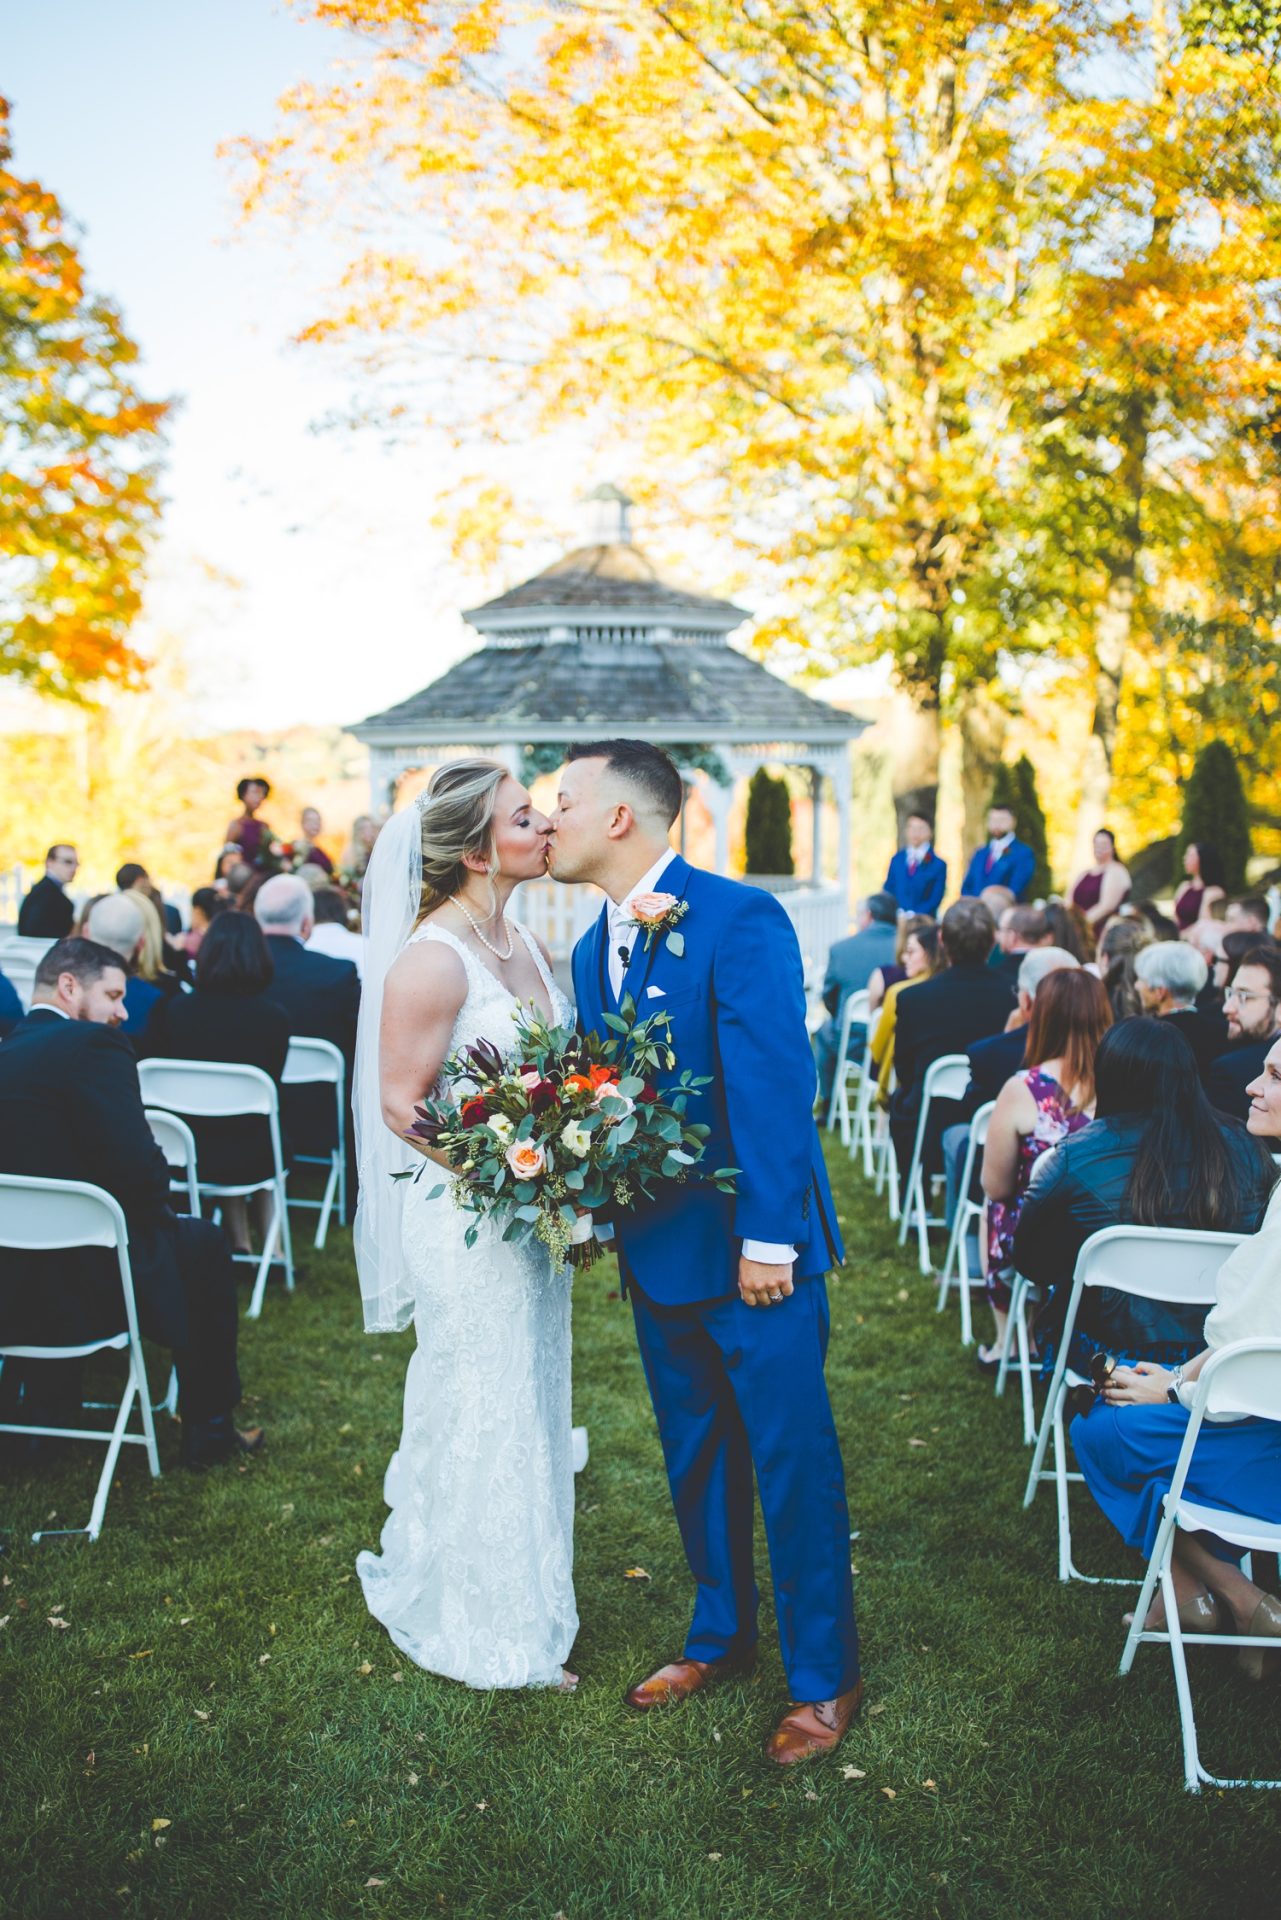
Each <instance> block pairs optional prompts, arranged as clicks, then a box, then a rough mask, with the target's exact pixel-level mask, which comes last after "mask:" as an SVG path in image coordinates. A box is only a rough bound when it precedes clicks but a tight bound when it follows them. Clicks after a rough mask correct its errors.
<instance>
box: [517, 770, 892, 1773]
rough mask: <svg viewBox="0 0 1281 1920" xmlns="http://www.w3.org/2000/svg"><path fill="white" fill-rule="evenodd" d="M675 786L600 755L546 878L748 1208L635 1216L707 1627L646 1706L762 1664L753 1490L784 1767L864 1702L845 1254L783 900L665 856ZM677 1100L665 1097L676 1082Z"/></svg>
mask: <svg viewBox="0 0 1281 1920" xmlns="http://www.w3.org/2000/svg"><path fill="white" fill-rule="evenodd" d="M682 797H683V796H682V789H681V780H680V775H679V773H678V771H677V769H676V767H675V765H674V764H673V762H672V761H671V759H670V758H669V757H668V755H667V754H665V753H664V752H663V751H662V749H661V748H658V747H654V746H650V745H648V744H647V743H646V742H644V741H638V740H604V741H597V742H594V743H592V744H590V745H585V746H580V747H575V748H573V749H572V750H571V752H570V755H569V760H568V763H567V765H566V766H565V767H564V769H563V770H562V773H561V776H560V795H559V801H558V805H557V810H556V813H555V814H554V816H553V821H552V825H553V835H552V842H551V853H550V868H551V872H552V874H553V876H554V878H555V879H557V880H563V881H590V882H592V883H594V884H595V885H596V886H599V887H600V888H601V889H602V890H603V892H604V893H605V895H606V900H605V904H604V906H603V907H602V909H601V913H600V917H599V918H598V920H597V921H596V923H595V925H594V926H593V927H592V928H591V929H590V930H589V931H588V932H587V933H586V934H585V935H584V936H583V938H582V939H581V940H580V941H579V943H578V945H577V946H576V947H575V949H574V962H573V966H574V994H575V999H576V1000H577V1003H578V1016H579V1021H580V1023H581V1025H582V1027H583V1028H584V1030H585V1031H588V1032H591V1031H593V1030H595V1031H597V1032H604V1031H605V1015H606V1013H617V1012H618V1010H619V1009H620V1007H623V1006H625V1005H626V1003H627V1002H628V1001H629V1000H630V1001H631V1002H633V1003H634V1004H635V1008H636V1016H637V1018H638V1019H646V1018H648V1017H649V1016H650V1015H651V1014H654V1013H656V1012H659V1011H661V1012H664V1013H666V1014H667V1016H668V1019H669V1020H670V1023H671V1041H672V1046H673V1049H674V1051H675V1056H676V1068H675V1074H674V1075H673V1076H672V1077H678V1076H679V1075H680V1074H681V1073H685V1072H688V1073H691V1074H695V1075H704V1074H705V1075H708V1076H710V1085H708V1086H707V1087H705V1088H704V1089H702V1090H701V1091H700V1092H699V1093H698V1094H697V1095H696V1097H695V1098H694V1099H692V1100H691V1101H690V1104H689V1107H688V1114H689V1118H690V1119H691V1120H695V1121H701V1122H703V1123H704V1124H705V1125H707V1126H708V1127H709V1128H710V1129H711V1133H710V1137H709V1138H708V1141H707V1146H706V1153H705V1164H706V1165H707V1167H708V1168H709V1170H710V1169H712V1168H716V1167H724V1166H733V1167H736V1168H738V1169H739V1172H738V1176H737V1182H736V1191H735V1192H734V1193H732V1194H725V1193H721V1192H719V1191H717V1189H716V1188H715V1187H712V1186H710V1185H706V1184H700V1183H698V1182H697V1181H695V1182H691V1183H690V1184H689V1185H688V1186H681V1187H669V1188H668V1189H667V1190H666V1191H665V1193H664V1194H663V1196H662V1197H661V1198H660V1199H657V1200H655V1201H652V1202H643V1203H641V1204H639V1205H637V1206H635V1207H632V1208H629V1209H626V1210H624V1211H623V1212H622V1213H621V1214H620V1216H619V1218H618V1220H617V1223H616V1231H617V1238H618V1252H619V1267H620V1271H621V1274H622V1279H623V1285H624V1287H625V1289H626V1291H627V1293H628V1295H629V1297H630V1299H631V1303H632V1311H633V1315H634V1317H635V1324H636V1335H637V1339H638V1341H639V1344H640V1352H641V1360H642V1363H643V1365H644V1369H645V1377H646V1380H647V1382H648V1385H649V1390H650V1396H651V1399H652V1400H653V1404H654V1412H655V1415H656V1416H657V1421H658V1432H659V1438H660V1440H661V1442H662V1447H663V1456H664V1460H665V1463H666V1466H667V1476H668V1481H669V1484H670V1486H671V1491H672V1501H673V1505H674V1507H675V1510H676V1519H677V1522H678V1524H679V1527H680V1532H681V1539H682V1542H683V1544H684V1548H685V1556H686V1559H687V1561H688V1563H689V1569H690V1573H691V1574H692V1576H693V1579H694V1583H695V1597H694V1612H693V1619H692V1621H691V1624H690V1628H689V1632H688V1634H687V1635H686V1639H685V1644H684V1646H683V1648H682V1650H681V1653H680V1655H679V1657H678V1658H676V1659H675V1660H672V1661H670V1662H669V1663H668V1664H667V1665H665V1666H663V1667H660V1668H659V1669H658V1671H657V1672H655V1673H653V1674H651V1675H649V1676H648V1678H646V1679H644V1680H642V1681H640V1682H639V1683H638V1684H637V1685H635V1686H634V1687H632V1688H631V1689H630V1691H629V1692H628V1694H627V1696H626V1698H627V1703H628V1704H629V1705H630V1706H632V1707H634V1708H637V1709H638V1710H640V1711H648V1710H650V1709H652V1708H654V1707H657V1706H661V1705H666V1704H669V1703H673V1702H677V1701H680V1700H684V1699H686V1698H688V1696H689V1695H691V1694H693V1693H697V1692H699V1691H701V1690H702V1689H703V1688H704V1687H707V1686H710V1685H713V1684H715V1683H717V1682H723V1681H724V1680H725V1679H726V1678H728V1677H729V1676H732V1675H734V1674H741V1673H743V1672H744V1671H745V1670H746V1669H748V1668H749V1667H750V1666H751V1665H752V1664H753V1662H754V1660H755V1653H756V1637H757V1609H758V1604H759V1597H760V1596H759V1593H758V1590H757V1585H756V1575H755V1568H754V1565H753V1553H752V1521H753V1498H752V1489H753V1480H755V1483H756V1486H757V1487H758V1489H759V1492H760V1501H761V1509H762V1513H763V1515H764V1520H765V1532H766V1538H767V1540H768V1543H769V1557H770V1571H771V1575H772V1578H773V1586H774V1601H775V1611H776V1614H777V1618H778V1632H779V1640H780V1643H781V1647H782V1654H783V1665H784V1667H785V1669H786V1672H787V1679H788V1685H789V1688H790V1691H791V1695H792V1701H793V1705H792V1706H791V1707H790V1708H789V1710H788V1711H787V1713H785V1714H784V1715H783V1717H782V1719H781V1720H780V1721H779V1723H778V1725H777V1726H776V1727H775V1729H774V1731H773V1733H772V1734H771V1735H770V1737H769V1740H768V1741H767V1743H766V1749H765V1751H766V1753H767V1755H768V1757H769V1758H770V1759H771V1760H774V1761H775V1762H777V1763H778V1764H779V1765H783V1766H787V1765H791V1764H792V1763H793V1762H795V1761H800V1760H806V1759H808V1758H810V1757H811V1756H812V1755H814V1754H819V1753H824V1752H827V1751H830V1750H831V1749H832V1748H833V1747H835V1746H836V1745H837V1744H838V1742H839V1741H840V1740H841V1738H842V1736H843V1735H844V1733H845V1731H846V1729H847V1728H848V1726H849V1724H850V1722H851V1720H852V1719H853V1718H854V1715H855V1714H856V1713H857V1711H858V1708H859V1705H860V1702H861V1699H862V1691H863V1688H862V1681H861V1680H860V1678H859V1656H858V1634H857V1630H856V1628H855V1624H854V1600H853V1588H852V1582H851V1579H850V1542H849V1512H848V1509H847V1506H846V1499H845V1481H844V1469H843V1467H842V1464H841V1454H840V1447H839V1445H838V1442H837V1437H836V1428H835V1424H834V1422H833V1419H832V1411H831V1406H830V1404H829V1402H828V1396H827V1385H826V1382H825V1380H824V1377H823V1362H824V1356H825V1354H826V1350H827V1336H828V1304H827V1289H826V1286H825V1284H824V1275H825V1274H826V1272H827V1270H828V1268H829V1267H831V1266H833V1265H836V1264H838V1263H839V1262H840V1261H841V1260H842V1259H843V1257H844V1253H843V1248H842V1246H841V1239H840V1232H839V1229H838V1227H837V1222H836V1211H835V1208H834V1206H833V1203H832V1196H831V1192H830V1190H829V1187H828V1183H827V1174H826V1171H825V1169H824V1165H823V1157H822V1151H821V1149H820V1146H819V1139H818V1134H817V1131H816V1130H815V1126H814V1120H813V1104H814V1083H815V1076H814V1061H813V1056H812V1054H811V1052H810V1045H809V1038H808V1035H807V1033H806V1029H805V993H804V988H803V985H802V967H801V955H800V950H799V947H798V945H797V941H796V935H795V933H794V931H793V929H792V926H791V922H790V921H789V920H788V918H787V915H786V914H785V913H784V911H783V909H782V907H781V906H780V905H779V903H778V901H777V900H776V899H774V897H773V896H772V895H771V894H768V893H765V892H763V891H761V890H760V889H758V888H756V887H749V886H744V885H742V884H741V883H740V882H738V881H734V880H725V879H721V878H719V877H718V876H717V875H714V874H710V873H705V872H702V871H700V870H699V869H698V868H695V867H691V866H690V865H688V863H687V862H686V861H685V860H684V859H682V858H681V856H680V855H679V854H676V853H673V852H672V850H671V847H670V846H669V844H668V833H669V832H670V829H671V827H672V824H673V822H674V821H675V819H676V816H677V814H678V813H679V811H680V807H681V801H682ZM660 1084H661V1083H660Z"/></svg>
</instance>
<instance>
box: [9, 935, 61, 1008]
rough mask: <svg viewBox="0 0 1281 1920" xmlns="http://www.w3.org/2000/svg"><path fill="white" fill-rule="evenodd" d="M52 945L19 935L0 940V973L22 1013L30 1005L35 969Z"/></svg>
mask: <svg viewBox="0 0 1281 1920" xmlns="http://www.w3.org/2000/svg"><path fill="white" fill-rule="evenodd" d="M53 944H54V943H53V941H52V940H44V939H39V940H37V939H33V938H31V937H30V936H29V935H26V934H20V933H12V934H9V935H7V936H6V937H5V939H3V940H0V973H3V975H4V977H5V979H6V980H7V981H8V982H9V984H10V985H11V986H12V987H13V988H14V990H15V992H16V993H17V996H18V998H19V1000H21V1002H22V1005H23V1010H24V1011H25V1010H26V1009H27V1008H28V1007H29V1006H30V1005H31V995H32V992H33V990H34V988H35V984H36V968H37V967H38V966H39V965H40V962H41V961H42V960H43V959H44V956H45V954H46V953H47V952H48V951H49V948H50V947H51V946H52V945H53Z"/></svg>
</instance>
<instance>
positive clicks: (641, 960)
mask: <svg viewBox="0 0 1281 1920" xmlns="http://www.w3.org/2000/svg"><path fill="white" fill-rule="evenodd" d="M693 871H694V869H693V867H691V866H690V864H689V862H688V861H687V860H685V859H683V858H682V857H681V855H680V854H679V853H678V854H677V855H676V858H675V859H674V860H672V861H670V862H669V863H668V865H667V866H666V867H665V868H664V869H663V877H662V879H661V880H660V881H659V883H658V889H657V891H658V892H659V893H672V894H675V896H676V898H677V899H678V900H683V899H684V898H685V890H686V888H687V887H688V886H689V883H690V877H691V875H692V874H693ZM666 938H667V935H666V934H665V933H660V934H656V935H655V937H654V938H653V939H652V940H651V941H650V943H649V946H648V949H647V948H646V945H645V936H644V934H643V933H642V932H641V931H640V929H639V928H638V929H637V931H636V939H635V941H634V943H633V946H632V963H631V965H630V966H629V967H628V969H627V971H626V973H625V974H624V975H623V991H622V994H621V995H620V996H619V998H620V1001H621V1000H623V999H625V998H626V997H627V995H628V994H629V993H630V994H631V996H632V999H633V1001H634V1002H635V1003H636V1008H637V1011H638V1012H639V1011H640V1006H641V996H642V995H643V993H644V991H645V988H646V986H647V984H648V982H649V976H650V972H651V970H652V968H653V965H654V960H655V957H656V955H657V953H658V949H659V947H660V946H661V945H662V944H663V942H664V940H666Z"/></svg>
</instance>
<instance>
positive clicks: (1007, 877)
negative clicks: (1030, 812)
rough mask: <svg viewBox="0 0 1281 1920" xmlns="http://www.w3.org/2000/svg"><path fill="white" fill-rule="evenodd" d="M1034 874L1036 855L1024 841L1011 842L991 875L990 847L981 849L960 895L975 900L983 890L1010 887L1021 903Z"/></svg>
mask: <svg viewBox="0 0 1281 1920" xmlns="http://www.w3.org/2000/svg"><path fill="white" fill-rule="evenodd" d="M1035 872H1036V855H1035V854H1034V853H1033V851H1032V849H1031V847H1025V846H1024V844H1023V842H1022V841H1021V840H1011V842H1010V844H1009V846H1008V847H1007V848H1006V849H1005V852H1004V853H1003V854H1001V855H1000V857H999V858H998V859H997V860H996V861H995V862H994V863H993V865H992V869H991V871H990V872H989V871H988V865H987V848H986V847H980V848H979V850H978V852H977V853H976V854H975V856H974V858H973V859H972V860H971V861H970V864H969V866H968V867H967V868H966V870H965V884H964V885H963V886H962V888H961V892H962V894H969V895H970V896H971V897H975V896H977V895H978V894H980V893H982V891H983V889H984V887H1008V888H1009V889H1010V892H1011V893H1012V894H1013V895H1014V898H1015V899H1016V900H1021V899H1022V898H1023V895H1024V894H1025V893H1026V892H1027V890H1028V888H1029V887H1030V886H1031V884H1032V875H1033V874H1034V873H1035Z"/></svg>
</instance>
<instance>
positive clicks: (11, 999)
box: [0, 970, 22, 1040]
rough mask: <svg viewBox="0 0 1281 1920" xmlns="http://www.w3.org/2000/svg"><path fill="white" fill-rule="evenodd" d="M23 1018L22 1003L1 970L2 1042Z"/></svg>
mask: <svg viewBox="0 0 1281 1920" xmlns="http://www.w3.org/2000/svg"><path fill="white" fill-rule="evenodd" d="M21 1018H22V1001H21V1000H20V999H19V998H18V989H17V988H16V987H15V986H14V984H13V982H12V980H10V979H9V978H8V977H7V975H6V974H5V973H4V972H3V970H0V1040H3V1039H4V1037H5V1035H6V1033H10V1032H12V1030H13V1028H14V1027H16V1026H17V1024H18V1022H19V1020H21Z"/></svg>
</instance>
